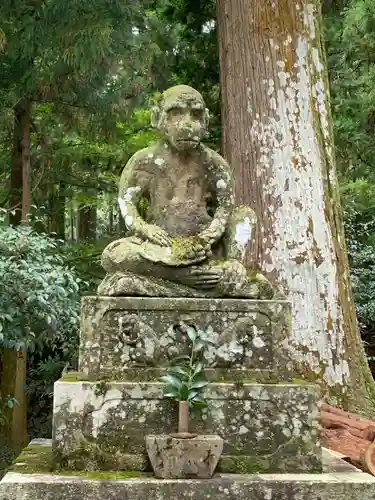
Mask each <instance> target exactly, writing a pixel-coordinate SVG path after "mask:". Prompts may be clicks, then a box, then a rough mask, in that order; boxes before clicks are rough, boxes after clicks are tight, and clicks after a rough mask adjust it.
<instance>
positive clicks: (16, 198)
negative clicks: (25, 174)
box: [9, 106, 25, 226]
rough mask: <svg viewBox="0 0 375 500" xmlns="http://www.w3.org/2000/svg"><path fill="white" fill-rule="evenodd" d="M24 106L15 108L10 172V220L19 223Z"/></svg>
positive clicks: (13, 223) (12, 222)
mask: <svg viewBox="0 0 375 500" xmlns="http://www.w3.org/2000/svg"><path fill="white" fill-rule="evenodd" d="M24 112H25V111H24V108H23V107H21V106H17V107H16V108H15V110H14V126H13V150H12V163H11V167H12V170H11V174H10V197H9V210H10V214H9V222H10V223H11V224H12V225H15V226H16V225H18V224H19V223H20V222H21V218H22V140H23V127H24V125H23V116H24Z"/></svg>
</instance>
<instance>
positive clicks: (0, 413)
mask: <svg viewBox="0 0 375 500" xmlns="http://www.w3.org/2000/svg"><path fill="white" fill-rule="evenodd" d="M15 406H19V403H18V401H17V400H16V399H15V398H12V397H11V396H8V397H7V398H1V397H0V429H1V428H2V427H4V425H6V424H7V423H8V418H7V415H6V410H9V409H12V408H14V407H15Z"/></svg>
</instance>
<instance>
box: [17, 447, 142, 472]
mask: <svg viewBox="0 0 375 500" xmlns="http://www.w3.org/2000/svg"><path fill="white" fill-rule="evenodd" d="M10 470H11V471H12V472H18V473H21V474H51V475H52V474H53V475H57V476H79V477H84V478H87V479H98V480H116V479H117V480H123V479H130V478H134V477H140V476H144V475H146V474H145V473H144V472H140V471H137V470H112V471H110V470H109V471H100V470H90V471H88V470H87V471H82V470H75V469H64V468H60V467H58V466H56V465H55V464H54V461H53V453H52V448H51V447H50V446H45V445H30V446H27V447H26V448H24V450H23V451H22V453H21V454H20V455H19V456H18V457H17V458H16V460H15V461H14V462H13V465H12V466H11V467H10Z"/></svg>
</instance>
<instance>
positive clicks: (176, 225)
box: [150, 161, 210, 236]
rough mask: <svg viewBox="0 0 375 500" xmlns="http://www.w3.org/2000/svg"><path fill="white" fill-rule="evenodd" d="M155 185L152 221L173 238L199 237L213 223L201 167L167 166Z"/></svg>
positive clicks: (155, 179) (154, 182)
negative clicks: (193, 235)
mask: <svg viewBox="0 0 375 500" xmlns="http://www.w3.org/2000/svg"><path fill="white" fill-rule="evenodd" d="M151 184H152V188H151V192H150V195H151V206H152V214H150V220H151V222H153V223H155V224H157V225H158V226H160V227H162V228H163V229H165V230H166V231H167V232H168V234H170V235H171V236H178V235H180V236H181V235H188V234H196V233H197V232H199V231H200V230H201V228H202V227H203V225H204V224H206V223H207V222H208V221H209V220H210V218H209V216H208V214H207V209H206V182H205V177H204V170H203V168H202V166H201V165H199V164H196V163H193V162H191V163H188V164H181V163H180V164H176V163H174V162H173V161H172V162H170V163H167V162H165V164H164V165H163V168H162V169H160V170H159V171H158V172H157V174H156V175H155V176H154V178H153V180H152V183H151Z"/></svg>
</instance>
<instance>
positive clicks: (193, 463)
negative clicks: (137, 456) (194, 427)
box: [145, 434, 223, 479]
mask: <svg viewBox="0 0 375 500" xmlns="http://www.w3.org/2000/svg"><path fill="white" fill-rule="evenodd" d="M145 443H146V450H147V454H148V457H149V459H150V462H151V465H152V468H153V471H154V473H155V476H156V477H159V478H163V479H176V478H177V479H184V478H200V479H208V478H210V477H212V476H213V474H214V472H215V469H216V466H217V464H218V461H219V458H220V455H221V452H222V451H223V440H222V438H221V437H220V436H215V435H213V434H211V435H206V436H205V435H199V436H196V437H194V438H192V439H180V438H175V437H171V436H168V435H161V434H159V435H154V436H146V438H145Z"/></svg>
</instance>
